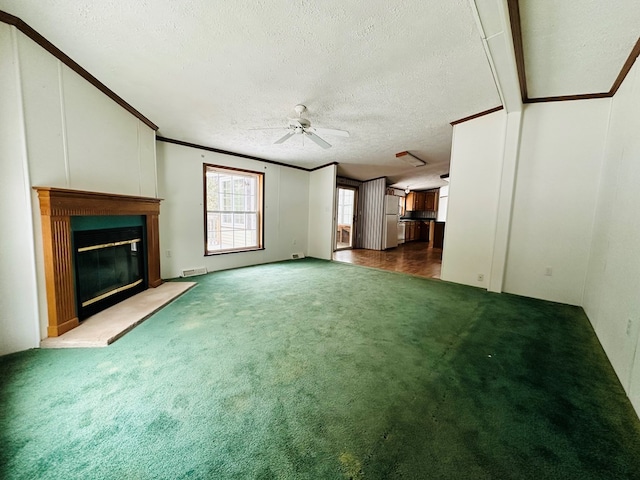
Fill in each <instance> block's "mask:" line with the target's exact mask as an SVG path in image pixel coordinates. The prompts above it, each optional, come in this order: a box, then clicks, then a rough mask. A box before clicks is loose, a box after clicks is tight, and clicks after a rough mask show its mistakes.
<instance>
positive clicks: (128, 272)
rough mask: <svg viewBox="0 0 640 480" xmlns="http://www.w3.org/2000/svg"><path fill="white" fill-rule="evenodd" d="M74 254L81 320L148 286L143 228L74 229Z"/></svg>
mask: <svg viewBox="0 0 640 480" xmlns="http://www.w3.org/2000/svg"><path fill="white" fill-rule="evenodd" d="M74 257H75V258H74V261H75V267H76V268H75V271H76V304H77V309H78V318H80V319H84V318H86V317H88V316H90V315H93V314H94V313H97V312H98V311H100V310H104V309H105V308H107V307H109V306H111V305H114V304H116V303H118V302H120V301H122V300H124V299H125V298H127V297H130V296H132V295H134V294H136V293H138V292H141V291H143V290H145V289H146V288H147V282H146V278H145V268H144V266H145V260H144V258H145V248H144V237H143V230H142V227H125V228H112V229H103V230H90V231H79V232H75V233H74Z"/></svg>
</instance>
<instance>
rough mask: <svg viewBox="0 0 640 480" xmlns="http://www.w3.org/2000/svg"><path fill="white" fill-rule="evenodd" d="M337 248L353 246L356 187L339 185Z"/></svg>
mask: <svg viewBox="0 0 640 480" xmlns="http://www.w3.org/2000/svg"><path fill="white" fill-rule="evenodd" d="M337 204H338V208H337V209H336V216H337V218H336V244H335V246H334V248H335V250H345V249H348V248H353V239H354V238H355V235H354V234H355V223H356V222H355V211H356V189H355V188H351V187H338V201H337Z"/></svg>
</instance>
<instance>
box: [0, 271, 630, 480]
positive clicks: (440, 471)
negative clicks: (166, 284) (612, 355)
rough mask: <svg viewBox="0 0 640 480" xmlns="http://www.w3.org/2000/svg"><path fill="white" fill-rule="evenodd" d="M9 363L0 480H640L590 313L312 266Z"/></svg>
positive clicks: (212, 286) (238, 282)
mask: <svg viewBox="0 0 640 480" xmlns="http://www.w3.org/2000/svg"><path fill="white" fill-rule="evenodd" d="M197 281H198V283H199V284H198V285H197V286H196V287H195V288H193V289H192V290H191V291H189V292H187V293H186V294H185V295H183V296H182V297H180V298H179V299H177V300H176V301H175V302H173V303H172V304H170V305H169V306H168V307H166V308H164V309H163V310H161V311H160V312H158V313H157V314H155V315H154V316H152V317H151V318H150V319H148V320H147V321H146V322H145V323H143V324H142V325H140V326H138V327H137V328H136V329H134V330H133V331H132V332H130V333H129V334H127V335H126V336H125V337H123V338H122V339H120V340H118V341H117V342H116V343H114V344H113V345H111V346H109V347H107V348H101V349H78V350H73V349H71V350H69V349H67V350H31V351H27V352H22V353H19V354H14V355H9V356H6V357H2V358H0V382H1V383H0V478H6V479H14V478H24V479H34V478H47V479H58V478H60V479H80V478H82V479H98V478H99V479H125V478H127V479H130V478H131V479H147V478H167V479H178V478H216V479H253V478H255V479H344V478H351V479H393V478H404V479H421V478H427V479H430V478H446V479H466V478H469V479H485V478H486V479H489V478H491V479H508V478H517V479H527V478H530V479H547V478H558V479H583V480H584V479H592V478H594V479H595V478H597V479H603V478H611V479H623V478H640V453H639V452H640V422H639V421H638V418H637V416H636V415H635V413H634V411H633V410H632V408H631V405H630V403H629V402H628V400H627V399H626V397H625V395H624V392H623V390H622V387H621V386H620V384H619V383H618V381H617V379H616V377H615V374H614V373H613V370H612V369H611V367H610V365H609V364H608V362H607V360H606V357H605V355H604V353H603V352H602V350H601V348H600V346H599V344H598V342H597V339H596V338H595V336H594V334H593V332H592V330H591V328H590V326H589V323H588V320H587V318H586V317H585V315H584V313H583V312H582V310H581V309H579V308H575V307H569V306H564V305H558V304H553V303H549V302H543V301H537V300H532V299H527V298H521V297H515V296H511V295H506V294H503V295H496V294H490V293H487V292H486V291H483V290H479V289H474V288H470V287H464V286H459V285H452V284H447V283H445V282H439V281H437V280H428V279H421V278H416V277H410V276H405V275H401V274H395V273H390V272H382V271H377V270H372V269H366V268H363V267H355V266H351V265H343V264H338V263H331V262H324V261H319V260H313V259H305V260H300V261H290V262H283V263H276V264H271V265H264V266H257V267H250V268H243V269H238V270H231V271H225V272H218V273H213V274H209V275H207V276H203V277H198V278H197Z"/></svg>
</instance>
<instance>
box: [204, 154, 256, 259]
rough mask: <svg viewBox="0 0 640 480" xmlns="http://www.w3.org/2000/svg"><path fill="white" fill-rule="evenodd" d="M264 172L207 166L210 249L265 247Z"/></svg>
mask: <svg viewBox="0 0 640 480" xmlns="http://www.w3.org/2000/svg"><path fill="white" fill-rule="evenodd" d="M263 176H264V174H263V173H259V172H255V173H254V172H245V171H239V170H238V171H236V170H230V169H225V168H223V167H216V166H213V165H206V168H205V206H206V229H205V248H206V251H207V252H208V253H216V252H218V251H220V252H222V251H228V250H234V249H252V248H261V247H262V245H261V244H260V240H261V239H260V235H259V234H258V233H259V232H260V231H261V229H262V226H261V225H258V218H262V215H260V213H261V210H262V195H261V192H260V190H261V183H262V178H263Z"/></svg>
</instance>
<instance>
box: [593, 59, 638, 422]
mask: <svg viewBox="0 0 640 480" xmlns="http://www.w3.org/2000/svg"><path fill="white" fill-rule="evenodd" d="M639 132H640V64H639V62H636V65H635V66H634V67H633V69H632V70H631V72H630V73H629V75H628V76H627V78H626V79H625V81H624V82H623V84H622V86H621V87H620V89H619V90H618V92H617V93H616V95H615V97H614V98H613V102H612V106H611V118H610V124H609V133H608V135H607V140H606V150H605V160H604V165H603V174H602V177H601V182H600V190H599V195H598V201H597V210H596V218H595V228H594V235H593V242H592V244H591V258H590V262H589V269H588V274H587V282H586V287H585V292H584V300H583V306H584V309H585V311H586V313H587V316H588V317H589V319H590V321H591V323H592V324H593V327H594V329H595V331H596V334H597V335H598V338H599V339H600V343H601V344H602V346H603V348H604V350H605V352H606V353H607V356H608V357H609V360H610V361H611V364H612V365H613V368H614V369H615V371H616V373H617V375H618V378H619V379H620V382H621V383H622V386H623V387H624V389H625V391H626V392H627V395H629V397H630V399H631V403H632V404H633V406H634V408H635V409H636V412H638V413H640V345H639V335H640V249H639V246H640V214H639V210H640V188H639V186H640V134H639ZM634 359H635V360H634Z"/></svg>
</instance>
